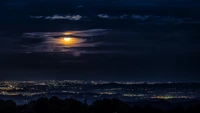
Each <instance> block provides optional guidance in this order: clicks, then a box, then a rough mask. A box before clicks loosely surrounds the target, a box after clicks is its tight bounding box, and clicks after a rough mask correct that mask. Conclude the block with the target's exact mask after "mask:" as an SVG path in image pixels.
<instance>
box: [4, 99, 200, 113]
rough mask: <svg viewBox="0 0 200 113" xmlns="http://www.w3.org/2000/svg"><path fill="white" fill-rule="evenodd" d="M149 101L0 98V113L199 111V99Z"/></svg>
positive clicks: (170, 112) (195, 112)
mask: <svg viewBox="0 0 200 113" xmlns="http://www.w3.org/2000/svg"><path fill="white" fill-rule="evenodd" d="M193 101H194V100H193ZM191 102H192V101H191ZM150 103H151V102H150V101H146V102H144V104H143V105H137V104H135V105H134V106H130V105H129V104H128V103H126V102H122V101H120V100H119V99H115V98H114V99H101V100H96V101H94V102H93V103H92V105H87V104H86V103H85V101H83V102H80V101H78V100H75V99H64V100H62V99H59V98H58V97H51V98H39V99H38V100H36V101H31V102H29V103H28V104H25V105H16V103H15V102H14V101H12V100H7V101H4V100H0V113H151V112H153V113H179V112H180V113H200V101H195V103H196V104H194V105H191V106H190V107H188V108H184V107H183V106H182V105H181V104H179V105H177V106H176V107H174V108H173V109H168V110H166V109H162V108H159V107H158V106H157V107H153V106H152V105H151V104H150ZM153 103H156V104H157V103H164V105H166V106H167V105H169V104H170V103H169V102H167V101H163V100H161V101H158V102H153ZM157 105H158V104H157Z"/></svg>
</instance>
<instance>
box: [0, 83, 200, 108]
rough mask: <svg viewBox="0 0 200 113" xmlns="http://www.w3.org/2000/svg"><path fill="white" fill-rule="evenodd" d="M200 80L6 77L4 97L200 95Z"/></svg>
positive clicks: (20, 99) (89, 98)
mask: <svg viewBox="0 0 200 113" xmlns="http://www.w3.org/2000/svg"><path fill="white" fill-rule="evenodd" d="M199 87H200V84H199V83H178V82H177V83H172V82H163V83H162V82H109V81H82V80H63V81H57V80H47V81H2V82H0V97H1V98H2V99H11V98H12V99H13V100H15V101H16V102H17V103H18V104H23V103H27V102H29V101H31V100H33V99H37V98H40V97H49V98H50V97H52V96H57V97H59V98H74V99H78V100H83V99H87V101H88V102H89V103H90V102H92V101H95V100H97V99H103V98H119V99H121V100H122V101H135V100H136V101H137V100H155V99H156V100H157V99H167V100H170V99H199V98H200V89H199Z"/></svg>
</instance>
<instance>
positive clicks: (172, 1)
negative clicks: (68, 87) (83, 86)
mask: <svg viewBox="0 0 200 113" xmlns="http://www.w3.org/2000/svg"><path fill="white" fill-rule="evenodd" d="M199 3H200V2H199V0H7V1H1V4H0V5H1V6H0V12H1V17H0V75H1V76H0V80H11V79H12V80H26V79H29V80H30V79H31V80H36V79H84V80H129V81H199V80H200V76H199V74H200V71H199V70H200V65H199V64H200V60H199V57H200V54H199V53H200V46H199V45H200V39H199V37H200V15H199V14H200V8H199ZM65 38H67V39H66V40H67V41H68V42H64V39H65ZM66 40H65V41H66ZM70 41H71V42H70Z"/></svg>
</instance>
